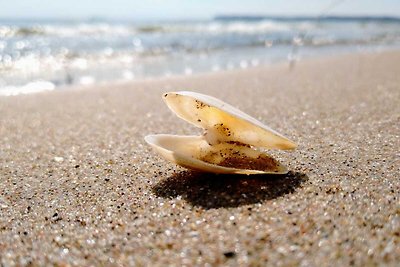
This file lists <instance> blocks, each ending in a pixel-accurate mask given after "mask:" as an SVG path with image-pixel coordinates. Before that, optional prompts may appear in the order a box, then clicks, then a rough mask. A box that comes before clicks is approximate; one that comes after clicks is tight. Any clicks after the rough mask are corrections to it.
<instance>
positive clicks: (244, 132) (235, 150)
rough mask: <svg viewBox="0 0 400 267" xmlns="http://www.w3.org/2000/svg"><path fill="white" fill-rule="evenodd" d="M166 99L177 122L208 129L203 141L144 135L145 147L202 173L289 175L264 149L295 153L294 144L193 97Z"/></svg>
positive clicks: (224, 108) (207, 100)
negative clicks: (293, 150)
mask: <svg viewBox="0 0 400 267" xmlns="http://www.w3.org/2000/svg"><path fill="white" fill-rule="evenodd" d="M164 100H165V102H166V103H167V105H168V107H169V108H170V109H171V110H172V111H174V112H175V113H176V114H177V116H178V117H180V118H182V119H184V120H186V121H188V122H190V123H192V124H194V125H196V126H198V127H201V128H203V129H204V130H205V134H204V135H203V136H177V135H166V134H161V135H148V136H146V137H145V140H146V142H147V143H149V144H150V145H151V146H152V147H153V148H155V149H156V150H157V151H158V152H159V153H160V154H161V155H162V156H163V157H164V158H166V159H167V160H169V161H171V162H174V163H176V164H178V165H181V166H183V167H186V168H189V169H195V170H199V171H204V172H214V173H237V174H265V173H271V174H284V173H287V169H286V167H285V166H283V165H282V164H280V163H279V162H278V161H277V160H275V159H274V158H272V157H271V156H270V155H268V154H267V153H265V152H263V151H261V150H260V148H262V149H265V148H275V149H293V148H295V147H296V144H295V143H293V142H292V141H290V140H289V139H287V138H286V137H284V136H282V135H281V134H279V133H277V132H275V131H274V130H272V129H270V128H269V127H267V126H266V125H263V124H262V123H261V122H259V121H257V120H256V119H254V118H252V117H251V116H249V115H247V114H245V113H243V112H242V111H240V110H238V109H236V108H234V107H232V106H230V105H228V104H226V103H224V102H222V101H220V100H218V99H216V98H213V97H210V96H207V95H202V94H199V93H194V92H186V91H184V92H173V93H167V94H164Z"/></svg>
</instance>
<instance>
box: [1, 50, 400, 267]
mask: <svg viewBox="0 0 400 267" xmlns="http://www.w3.org/2000/svg"><path fill="white" fill-rule="evenodd" d="M176 90H193V91H198V92H201V93H206V94H209V95H213V96H215V97H218V98H220V99H222V100H224V101H226V102H228V103H230V104H232V105H234V106H236V107H238V108H240V109H241V110H243V111H245V112H246V113H248V114H250V115H252V116H254V117H256V118H258V119H259V120H261V121H262V122H264V123H266V124H267V125H269V126H270V127H271V128H273V129H275V130H277V131H278V132H280V133H282V134H284V135H286V136H288V137H289V138H291V139H292V140H294V141H295V142H297V143H298V144H299V147H298V149H297V150H296V151H293V152H279V151H275V152H273V154H274V155H275V156H276V157H277V158H279V159H280V160H281V161H282V162H283V163H284V164H286V165H287V166H288V167H289V169H290V170H291V171H290V172H289V174H287V175H282V176H266V175H264V176H217V175H211V174H199V173H194V172H190V171H187V170H185V169H183V168H180V167H177V166H175V165H174V164H171V163H169V162H166V161H165V160H163V159H162V158H160V156H159V155H158V154H156V153H155V152H154V151H153V150H151V148H150V147H149V146H148V145H147V144H145V142H144V140H143V138H144V136H145V135H147V134H154V133H176V134H198V133H200V132H201V131H200V130H199V129H197V128H194V127H193V126H191V125H190V124H188V123H186V122H185V121H183V120H180V119H179V118H177V117H176V116H175V115H174V114H173V113H172V112H170V111H169V110H168V108H167V106H166V105H165V104H164V103H163V101H162V99H161V95H162V93H163V92H167V91H176ZM0 114H1V115H0V265H4V266H12V265H29V264H32V265H34V266H43V265H50V264H51V265H54V264H56V265H60V266H68V265H76V266H89V265H92V266H102V265H121V266H128V265H130V266H132V265H133V264H136V265H137V266H167V265H175V266H180V265H186V266H193V265H207V264H210V265H218V264H221V265H242V266H246V265H252V266H263V265H271V266H292V265H302V266H327V265H330V266H347V265H356V266H373V265H378V264H381V265H388V266H395V265H396V264H398V263H399V262H400V236H399V235H400V205H399V191H400V188H399V187H400V180H399V179H400V177H399V174H400V171H399V168H400V162H399V158H400V157H399V145H400V141H399V135H400V52H399V51H389V52H382V53H377V54H354V55H345V56H337V57H328V58H318V59H310V60H304V61H300V62H298V63H297V64H296V65H295V67H294V69H292V71H290V70H289V68H288V66H287V65H286V64H281V65H274V66H269V67H268V66H267V67H257V68H253V69H248V70H241V71H232V72H219V73H213V74H204V75H196V76H186V77H172V78H168V79H154V80H148V81H141V82H134V83H130V84H119V85H107V86H106V85H103V86H98V87H97V88H77V89H71V90H69V89H68V90H67V89H65V90H57V91H54V92H48V93H38V94H33V95H20V96H15V97H1V98H0Z"/></svg>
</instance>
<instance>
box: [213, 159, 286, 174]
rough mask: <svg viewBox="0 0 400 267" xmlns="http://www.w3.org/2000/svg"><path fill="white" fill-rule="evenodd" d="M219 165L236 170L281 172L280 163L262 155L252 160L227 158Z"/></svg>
mask: <svg viewBox="0 0 400 267" xmlns="http://www.w3.org/2000/svg"><path fill="white" fill-rule="evenodd" d="M218 165H219V166H223V167H228V168H236V169H246V170H259V171H272V172H279V163H278V162H277V161H276V160H275V159H273V158H271V157H268V156H266V155H260V156H258V157H257V158H250V157H247V156H245V155H240V156H235V157H227V158H224V159H223V160H222V161H221V162H220V163H218Z"/></svg>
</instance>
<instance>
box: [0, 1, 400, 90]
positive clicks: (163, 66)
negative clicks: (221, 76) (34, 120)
mask: <svg viewBox="0 0 400 267" xmlns="http://www.w3.org/2000/svg"><path fill="white" fill-rule="evenodd" d="M399 45H400V2H399V1H396V0H383V1H372V0H367V1H361V0H353V1H351V0H348V1H346V0H342V1H330V0H318V1H316V0H314V1H313V0H306V1H304V0H303V1H300V0H292V1H265V0H247V1H245V2H243V1H233V0H229V1H228V0H219V1H218V0H217V1H212V0H204V1H194V0H188V1H183V0H143V1H129V0H115V1H105V0H97V1H88V0H86V1H85V0H69V1H50V0H30V1H28V0H14V1H7V2H3V3H1V8H0V95H15V94H20V93H31V92H37V91H42V90H53V89H58V88H64V89H65V88H68V86H71V85H93V84H102V83H112V82H128V81H132V80H135V79H146V78H153V77H168V76H171V75H192V74H196V73H202V72H213V71H215V72H218V71H223V70H231V69H246V68H251V67H255V66H258V65H265V64H273V63H277V62H287V61H289V62H296V61H298V60H301V59H302V58H308V57H313V56H320V55H331V54H335V55H336V54H340V53H353V52H360V51H361V52H363V51H366V52H374V51H381V50H384V49H392V48H398V47H399Z"/></svg>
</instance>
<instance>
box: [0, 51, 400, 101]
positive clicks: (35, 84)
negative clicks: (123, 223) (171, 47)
mask: <svg viewBox="0 0 400 267" xmlns="http://www.w3.org/2000/svg"><path fill="white" fill-rule="evenodd" d="M375 49H376V48H374V50H375ZM397 51H400V48H399V47H397V46H395V47H386V48H384V49H383V50H380V51H369V50H367V49H366V48H364V51H357V52H355V53H354V52H350V51H341V52H338V53H337V54H334V55H330V54H324V53H323V54H316V55H308V56H306V57H305V58H301V59H300V60H298V59H297V60H293V61H289V60H288V59H281V60H279V61H276V62H272V63H269V64H261V65H257V66H249V67H246V68H235V69H231V70H228V69H223V70H218V71H211V70H210V71H207V72H195V73H192V74H171V75H169V76H151V77H142V78H136V79H133V80H116V81H107V82H94V83H93V84H71V85H65V84H63V85H57V86H56V85H54V84H53V83H52V82H49V81H45V80H43V81H42V80H38V81H32V82H31V83H28V84H25V85H23V86H19V87H14V86H9V87H10V88H9V89H8V90H4V88H3V89H2V90H0V97H9V96H18V95H30V94H37V93H46V92H57V91H64V90H76V89H79V88H85V89H91V88H95V87H101V88H103V87H111V86H127V85H129V84H132V85H134V84H136V83H139V84H140V83H145V82H151V81H160V80H161V81H163V80H175V79H190V78H192V77H194V78H196V77H197V76H201V77H207V76H213V75H219V74H222V75H224V74H225V73H226V74H229V73H237V72H241V71H244V72H246V71H252V70H257V69H274V68H285V66H287V68H288V69H291V68H292V66H294V68H295V66H296V65H298V64H303V63H306V64H307V63H311V62H318V61H320V60H332V59H335V58H344V57H354V56H357V55H358V56H373V55H379V54H384V53H393V52H397ZM41 86H42V87H44V88H43V89H41V88H40V87H41ZM15 91H19V93H14V92H15Z"/></svg>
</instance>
